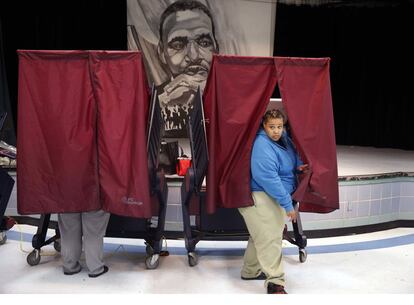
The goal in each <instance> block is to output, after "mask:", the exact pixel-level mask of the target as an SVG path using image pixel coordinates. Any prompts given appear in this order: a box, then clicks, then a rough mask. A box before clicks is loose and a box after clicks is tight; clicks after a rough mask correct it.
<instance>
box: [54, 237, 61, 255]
mask: <svg viewBox="0 0 414 305" xmlns="http://www.w3.org/2000/svg"><path fill="white" fill-rule="evenodd" d="M53 248H55V250H56V251H57V252H60V250H61V244H60V239H57V240H55V242H54V243H53Z"/></svg>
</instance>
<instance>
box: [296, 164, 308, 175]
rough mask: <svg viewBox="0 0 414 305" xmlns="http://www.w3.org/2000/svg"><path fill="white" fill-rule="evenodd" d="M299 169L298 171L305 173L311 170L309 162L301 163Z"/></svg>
mask: <svg viewBox="0 0 414 305" xmlns="http://www.w3.org/2000/svg"><path fill="white" fill-rule="evenodd" d="M297 170H298V171H300V172H301V173H303V174H306V173H307V171H308V170H309V164H302V165H299V166H298V167H297Z"/></svg>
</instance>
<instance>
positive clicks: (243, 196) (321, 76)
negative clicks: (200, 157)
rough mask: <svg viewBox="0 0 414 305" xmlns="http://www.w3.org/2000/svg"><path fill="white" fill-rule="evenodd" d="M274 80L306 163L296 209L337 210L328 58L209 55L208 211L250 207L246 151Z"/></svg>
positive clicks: (207, 113) (247, 155) (207, 85)
mask: <svg viewBox="0 0 414 305" xmlns="http://www.w3.org/2000/svg"><path fill="white" fill-rule="evenodd" d="M277 82H279V89H280V92H281V95H282V101H283V104H284V106H285V108H286V111H287V115H288V117H289V122H290V124H291V126H292V127H293V139H294V142H295V144H296V145H297V147H298V150H299V152H300V155H301V157H302V159H303V161H304V162H305V163H309V164H310V166H311V171H310V172H309V174H308V175H307V176H305V177H304V179H302V181H301V182H300V184H299V187H298V194H297V195H296V194H295V195H294V197H295V198H296V199H298V200H299V201H300V202H301V205H300V210H301V211H304V212H306V211H312V212H320V213H321V212H329V211H333V210H335V209H338V208H339V199H338V182H337V163H336V146H335V137H334V125H333V113H332V101H331V95H330V83H329V59H327V58H323V59H310V58H281V57H276V58H273V57H248V56H226V55H214V57H213V62H212V66H211V68H210V73H209V77H208V80H207V84H206V88H205V91H204V108H205V116H206V130H207V143H208V153H209V166H208V171H207V200H206V202H207V211H208V212H209V213H213V212H214V211H215V209H216V208H217V207H224V208H238V207H244V206H249V205H252V204H253V200H252V197H251V191H250V156H251V149H252V145H253V141H254V139H255V136H256V132H257V130H258V128H259V126H260V123H261V118H262V116H263V114H264V112H265V110H266V107H267V105H268V103H269V99H270V97H271V95H272V93H273V90H274V87H275V85H276V83H277ZM305 126H306V128H305ZM302 127H303V128H302ZM296 128H297V129H298V131H300V132H299V135H298V136H296V134H295V132H296ZM309 139H311V140H310V141H309ZM316 146H318V147H316ZM321 160H323V162H321Z"/></svg>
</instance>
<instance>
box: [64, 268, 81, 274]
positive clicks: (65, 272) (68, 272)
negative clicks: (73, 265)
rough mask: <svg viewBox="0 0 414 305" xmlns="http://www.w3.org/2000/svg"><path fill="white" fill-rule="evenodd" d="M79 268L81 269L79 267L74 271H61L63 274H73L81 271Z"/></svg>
mask: <svg viewBox="0 0 414 305" xmlns="http://www.w3.org/2000/svg"><path fill="white" fill-rule="evenodd" d="M81 270H82V268H79V270H76V271H63V274H64V275H74V274H76V273H79V272H81Z"/></svg>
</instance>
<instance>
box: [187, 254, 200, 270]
mask: <svg viewBox="0 0 414 305" xmlns="http://www.w3.org/2000/svg"><path fill="white" fill-rule="evenodd" d="M197 263H198V257H197V254H195V253H194V252H189V253H188V264H189V265H190V267H194V266H195V265H197Z"/></svg>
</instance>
